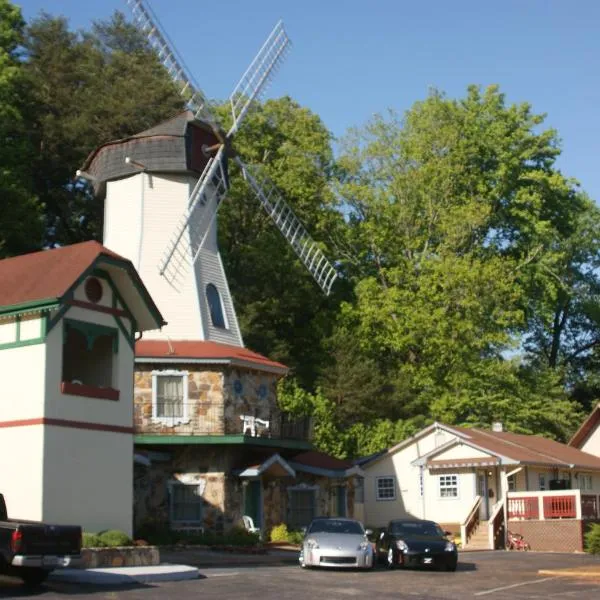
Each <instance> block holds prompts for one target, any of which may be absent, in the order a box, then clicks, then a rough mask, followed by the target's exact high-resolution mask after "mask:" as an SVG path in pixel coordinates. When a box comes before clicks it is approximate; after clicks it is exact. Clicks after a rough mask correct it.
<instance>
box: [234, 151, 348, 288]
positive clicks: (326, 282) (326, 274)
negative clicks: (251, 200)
mask: <svg viewBox="0 0 600 600" xmlns="http://www.w3.org/2000/svg"><path fill="white" fill-rule="evenodd" d="M236 162H237V163H238V164H239V165H240V168H241V169H242V173H243V175H244V179H246V181H247V182H248V184H249V185H250V187H251V188H252V189H253V190H254V193H255V194H256V195H257V196H258V199H259V200H260V203H261V205H262V207H263V208H264V209H265V211H266V212H267V214H268V215H269V216H270V217H271V219H273V222H274V223H275V225H276V226H277V228H278V229H279V231H281V233H282V235H283V237H284V238H285V239H286V240H287V241H288V242H289V243H290V245H291V246H292V248H293V249H294V252H296V254H297V255H298V257H299V258H300V260H301V261H302V262H303V263H304V266H305V267H306V268H307V269H308V271H309V272H310V273H311V275H312V276H313V277H314V279H315V281H316V282H317V283H318V284H319V287H320V288H321V289H322V290H323V291H324V292H325V294H327V295H329V293H330V292H331V286H332V285H333V282H334V281H335V279H336V277H337V272H336V270H335V269H334V268H333V267H332V266H331V264H330V263H329V261H328V260H327V258H326V257H325V254H323V251H322V250H321V249H320V248H319V246H318V245H317V243H316V242H315V241H314V240H313V239H312V238H311V237H310V235H309V234H308V232H307V231H306V229H305V227H304V225H302V223H301V221H300V219H298V217H297V216H296V215H295V214H294V211H293V210H292V209H291V208H290V206H289V205H288V204H287V203H286V202H285V201H284V200H283V198H282V197H281V195H280V194H279V192H278V191H277V189H276V188H275V187H274V186H273V184H271V182H269V181H268V180H267V178H266V177H264V176H262V175H261V174H260V173H259V172H258V171H257V170H256V169H251V168H250V167H248V166H247V165H245V164H244V163H243V162H242V161H241V160H239V159H236Z"/></svg>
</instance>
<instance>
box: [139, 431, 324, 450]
mask: <svg viewBox="0 0 600 600" xmlns="http://www.w3.org/2000/svg"><path fill="white" fill-rule="evenodd" d="M133 441H134V443H135V444H157V445H167V444H168V445H173V446H177V445H184V444H189V445H194V444H202V445H205V444H214V445H225V444H229V445H244V446H268V447H275V448H290V449H295V450H312V447H313V446H312V444H311V443H310V442H305V441H302V440H279V439H272V438H260V437H249V436H247V435H243V434H241V433H239V434H233V435H145V434H139V435H136V436H134V438H133Z"/></svg>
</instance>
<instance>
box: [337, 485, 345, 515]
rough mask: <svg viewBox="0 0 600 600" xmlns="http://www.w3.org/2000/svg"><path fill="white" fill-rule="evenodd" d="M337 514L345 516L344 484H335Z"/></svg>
mask: <svg viewBox="0 0 600 600" xmlns="http://www.w3.org/2000/svg"><path fill="white" fill-rule="evenodd" d="M336 491H337V494H336V496H337V516H338V517H345V516H346V486H345V485H338V486H337V490H336Z"/></svg>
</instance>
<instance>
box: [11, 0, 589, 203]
mask: <svg viewBox="0 0 600 600" xmlns="http://www.w3.org/2000/svg"><path fill="white" fill-rule="evenodd" d="M13 1H14V0H13ZM15 3H16V4H18V5H20V6H21V8H22V9H23V14H24V16H25V18H26V19H28V20H29V19H31V18H32V17H34V16H35V15H37V14H38V13H39V11H40V10H46V11H47V12H49V13H50V14H53V15H59V14H62V15H64V16H65V17H67V18H68V19H69V22H70V24H71V27H72V28H74V29H77V28H87V27H88V26H89V24H90V23H91V21H92V20H93V19H105V18H107V17H109V16H110V15H111V14H112V12H113V11H114V10H115V9H119V10H122V11H123V12H125V14H126V15H128V16H129V11H128V8H127V6H126V3H125V0H102V1H101V2H85V1H82V0H60V1H58V2H47V1H46V2H44V1H43V0H21V1H20V2H19V1H16V2H15ZM151 6H152V8H153V9H154V11H155V12H156V13H157V15H158V17H159V19H160V21H161V23H162V25H163V26H164V28H165V29H166V30H167V32H168V34H169V36H170V37H171V39H172V40H173V41H174V43H175V45H176V46H177V48H178V50H179V52H180V53H181V54H182V55H183V57H184V59H185V61H186V63H187V65H188V67H189V68H190V70H191V71H192V72H193V75H194V76H195V79H196V80H197V81H198V82H199V84H200V86H201V87H202V89H203V90H204V92H205V93H206V94H207V95H208V96H209V97H212V98H225V97H227V96H228V95H229V93H230V92H231V90H232V88H233V86H234V85H235V83H236V82H237V80H238V78H239V77H240V76H241V74H242V73H243V71H244V70H245V68H246V66H247V64H248V63H249V62H250V60H251V59H252V58H253V56H254V54H255V53H256V51H257V50H258V48H259V47H260V45H261V44H262V42H263V40H264V38H265V37H266V36H267V34H268V33H269V31H270V30H271V28H272V27H273V25H274V24H275V22H276V21H277V20H278V19H279V18H283V19H284V22H285V25H286V29H287V30H288V33H289V35H290V37H291V38H292V42H293V44H294V45H293V48H292V52H291V53H290V55H289V56H288V58H287V60H286V63H285V64H284V66H283V68H282V69H281V71H280V72H279V73H278V74H277V76H276V79H275V82H274V83H273V85H272V86H271V87H270V89H269V93H268V96H272V97H277V96H281V95H283V94H289V95H290V96H292V97H293V98H295V99H296V100H297V101H298V102H299V103H300V104H302V105H304V106H306V107H308V108H310V109H311V110H313V111H314V112H315V113H317V114H319V115H320V116H321V118H322V119H323V121H324V122H325V125H326V126H327V127H328V128H329V129H330V130H331V131H332V132H333V134H334V135H335V136H337V137H339V136H342V135H343V134H344V132H345V131H346V130H347V129H348V128H349V127H352V126H359V125H361V124H364V123H365V122H366V121H367V120H368V119H369V118H370V117H371V115H373V113H377V112H383V111H385V110H386V109H388V108H394V109H396V110H397V111H399V112H403V111H405V110H406V109H408V108H409V107H410V106H411V104H412V103H413V102H414V101H416V100H419V99H422V98H424V97H425V96H426V95H427V92H428V89H429V88H430V87H432V86H433V87H437V88H438V89H440V90H443V91H445V92H446V93H447V94H448V95H449V96H451V97H457V96H462V95H464V92H465V89H466V86H467V85H469V84H471V83H475V84H479V85H482V86H486V85H489V84H493V83H497V84H500V86H501V89H502V90H503V91H504V92H505V94H506V96H507V100H508V101H510V102H522V101H528V102H530V103H531V104H532V106H533V108H534V110H535V111H536V112H540V113H547V115H548V117H547V121H546V123H547V125H548V126H551V127H554V128H556V129H557V130H558V132H559V134H560V137H561V139H562V142H563V155H562V157H561V158H560V160H559V167H560V168H561V169H562V170H563V172H564V173H565V174H566V175H569V176H572V177H575V178H577V179H579V181H580V182H581V184H582V187H583V188H584V189H585V190H586V191H587V192H588V193H589V194H590V196H591V197H592V198H594V199H595V200H597V201H598V200H599V199H600V169H599V168H598V158H599V157H600V118H599V116H598V115H599V113H600V68H599V62H600V35H599V34H598V31H599V30H600V2H597V1H596V0H572V1H571V2H569V1H567V0H502V1H501V2H491V1H485V0H452V1H443V0H437V1H432V0H421V1H419V2H414V1H413V2H409V1H407V0H395V1H394V0H370V1H368V2H367V1H365V0H360V1H359V0H320V1H319V0H292V1H290V0H288V1H284V0H278V1H276V0H222V1H220V2H219V1H212V2H210V1H208V0H153V1H151Z"/></svg>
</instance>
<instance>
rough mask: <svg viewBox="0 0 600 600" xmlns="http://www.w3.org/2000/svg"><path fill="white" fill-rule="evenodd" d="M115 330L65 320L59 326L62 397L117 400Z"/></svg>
mask: <svg viewBox="0 0 600 600" xmlns="http://www.w3.org/2000/svg"><path fill="white" fill-rule="evenodd" d="M118 351H119V333H118V331H117V329H114V328H112V327H106V326H104V325H98V324H97V323H89V322H86V321H76V320H72V319H65V321H64V325H63V356H62V391H63V393H66V394H74V395H78V396H88V397H92V398H105V399H107V400H118V399H119V392H118V390H116V389H114V387H113V386H114V382H115V381H116V378H117V377H116V376H117V373H116V357H117V355H118Z"/></svg>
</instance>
